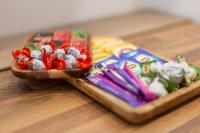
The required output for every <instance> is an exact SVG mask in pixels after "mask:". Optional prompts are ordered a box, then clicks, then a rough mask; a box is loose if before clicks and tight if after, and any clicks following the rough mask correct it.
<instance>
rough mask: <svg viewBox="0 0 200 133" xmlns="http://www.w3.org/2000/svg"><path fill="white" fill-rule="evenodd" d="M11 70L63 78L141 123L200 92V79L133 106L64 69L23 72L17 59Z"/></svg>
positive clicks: (30, 74)
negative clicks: (17, 65) (17, 64)
mask: <svg viewBox="0 0 200 133" xmlns="http://www.w3.org/2000/svg"><path fill="white" fill-rule="evenodd" d="M29 39H30V36H29V37H28V38H26V39H25V41H24V42H23V43H22V47H24V46H25V45H26V44H27V42H28V41H29ZM147 51H148V50H147ZM151 53H152V52H151ZM153 54H154V55H156V56H157V57H160V58H162V59H164V60H169V59H168V58H165V57H163V56H161V55H158V54H156V53H153ZM11 70H12V72H13V73H14V74H15V75H16V76H19V77H23V76H24V78H51V79H53V78H63V79H64V80H65V81H66V82H68V83H70V84H72V85H73V86H75V87H76V88H78V89H79V90H80V91H82V92H83V93H85V94H86V95H88V96H90V97H91V98H93V99H94V100H96V101H98V102H99V103H101V104H102V105H103V106H105V107H106V108H107V109H109V110H111V111H113V112H114V113H116V114H117V115H119V116H120V117H122V118H123V119H125V120H127V121H128V122H131V123H141V122H144V121H147V120H149V119H151V118H153V117H156V116H158V115H159V114H161V113H162V112H164V111H167V110H168V109H170V108H172V107H174V106H176V105H178V104H180V103H182V102H184V101H187V100H188V99H189V98H191V97H193V96H195V95H198V94H200V81H198V82H195V83H193V84H192V85H191V86H190V87H187V88H186V87H184V88H181V89H179V90H177V91H176V92H173V93H170V94H168V95H167V96H164V97H160V98H158V99H156V100H154V101H152V102H149V103H147V104H145V105H142V106H139V107H133V106H130V105H129V104H127V103H126V102H124V101H123V100H121V99H119V98H117V97H115V96H114V95H112V94H110V93H107V92H105V91H103V90H102V89H100V88H98V87H96V86H95V85H93V84H91V83H90V82H89V81H88V80H87V79H85V78H73V77H71V76H70V75H69V74H66V73H65V72H63V71H58V70H49V71H47V72H48V73H46V72H45V73H44V72H33V71H30V70H23V72H21V71H20V69H19V68H17V67H16V62H15V61H13V63H12V65H11ZM23 74H24V75H23Z"/></svg>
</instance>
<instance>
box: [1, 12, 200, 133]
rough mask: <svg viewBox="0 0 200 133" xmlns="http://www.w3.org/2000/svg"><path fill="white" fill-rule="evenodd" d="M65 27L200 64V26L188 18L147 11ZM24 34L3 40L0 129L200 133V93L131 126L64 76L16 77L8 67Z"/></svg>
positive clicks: (20, 132)
mask: <svg viewBox="0 0 200 133" xmlns="http://www.w3.org/2000/svg"><path fill="white" fill-rule="evenodd" d="M119 25H120V26H119ZM67 27H68V29H74V28H77V27H84V28H86V29H88V30H90V31H91V32H92V33H93V34H95V35H104V34H105V35H113V36H118V37H122V38H124V39H125V40H127V41H130V42H133V43H135V44H136V45H138V46H140V47H143V48H146V49H148V50H151V51H153V52H157V53H159V54H162V55H164V56H167V57H169V58H174V56H175V54H177V53H181V54H182V55H184V56H185V57H186V58H187V59H188V62H190V63H193V64H196V65H199V66H200V60H199V58H200V52H199V51H200V26H199V25H197V24H193V23H191V22H190V21H188V20H186V19H184V18H180V17H174V16H170V15H166V14H162V13H157V12H147V11H146V12H138V13H131V14H127V15H122V16H118V17H117V16H116V17H114V18H105V19H102V20H98V21H93V22H87V23H84V24H77V25H71V26H67ZM52 29H58V30H62V29H64V28H63V26H62V27H57V28H52ZM52 29H51V30H52ZM23 37H24V35H23V34H22V35H16V36H13V37H7V38H2V39H0V44H1V45H0V59H1V60H0V61H1V64H0V68H2V69H1V72H0V81H1V82H0V132H1V133H5V132H19V133H22V132H42V133H44V132H48V133H49V132H72V133H76V132H77V133H83V132H92V133H93V132H101V133H102V132H113V133H118V132H123V133H129V132H131V133H133V132H137V133H139V132H145V133H148V132H153V133H155V132H158V133H160V132H176V133H177V132H180V133H183V132H197V131H200V127H199V124H200V102H199V101H200V96H197V97H194V98H193V99H191V100H189V101H187V102H185V103H183V104H181V105H179V106H178V107H175V108H173V109H171V110H169V111H167V112H165V113H163V114H162V115H160V116H159V117H157V118H155V119H153V120H151V121H149V122H146V123H142V124H130V123H127V122H126V121H124V120H122V119H121V118H119V117H118V116H116V115H115V114H113V113H112V112H110V111H109V110H107V109H105V108H104V107H103V106H101V105H100V104H98V103H96V102H95V101H93V100H92V99H90V98H89V97H87V96H86V95H84V94H83V93H81V92H80V91H78V90H77V89H76V88H74V87H73V86H71V85H69V84H68V83H66V82H65V81H63V80H61V79H60V80H40V81H33V80H23V79H18V78H17V77H15V76H13V75H12V73H11V72H10V70H5V69H4V68H8V67H9V62H10V58H8V57H9V56H10V55H9V53H8V51H10V50H11V49H13V48H16V47H17V45H18V43H19V42H20V40H21V39H22V38H23ZM3 44H4V45H3ZM5 45H7V46H8V47H6V48H5ZM2 62H4V63H2ZM5 66H6V67H5Z"/></svg>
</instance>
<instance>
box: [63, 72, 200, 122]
mask: <svg viewBox="0 0 200 133" xmlns="http://www.w3.org/2000/svg"><path fill="white" fill-rule="evenodd" d="M64 80H65V81H66V82H69V83H70V84H72V85H73V86H75V87H76V88H78V89H79V90H80V91H82V92H83V93H85V94H87V95H88V96H90V97H91V98H93V99H94V100H96V101H98V102H99V103H101V104H102V105H103V106H105V107H106V108H108V109H109V110H111V111H113V112H114V113H116V114H118V115H119V116H121V117H122V118H123V119H125V120H127V121H128V122H131V123H141V122H144V121H147V120H149V119H151V118H153V117H155V116H157V115H159V114H161V113H162V112H164V111H167V110H168V109H170V108H172V107H174V106H176V105H178V104H180V103H182V102H184V101H187V100H188V99H189V98H191V97H193V96H195V95H198V94H200V81H198V82H195V83H193V84H192V85H191V86H190V87H183V88H181V89H179V90H177V91H175V92H173V93H170V94H168V95H167V96H164V97H160V98H158V99H156V100H154V101H152V102H149V103H147V104H145V105H143V106H139V107H133V106H130V105H129V104H127V103H126V102H124V101H122V100H121V99H119V98H117V97H115V96H113V95H112V94H110V93H107V92H105V91H103V90H102V89H100V88H98V87H96V86H94V85H93V84H91V83H90V82H89V81H87V79H83V78H71V77H69V76H68V77H65V78H64ZM86 115H87V114H86Z"/></svg>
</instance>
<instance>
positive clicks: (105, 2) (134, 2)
mask: <svg viewBox="0 0 200 133" xmlns="http://www.w3.org/2000/svg"><path fill="white" fill-rule="evenodd" d="M142 1H143V0H0V37H2V36H7V35H13V34H17V33H21V32H27V31H31V30H39V29H40V28H45V27H52V26H57V25H63V24H71V23H76V22H82V21H88V20H91V19H96V18H102V17H106V16H110V15H116V14H123V13H126V12H130V11H133V10H137V9H140V8H141V7H142V5H141V3H142Z"/></svg>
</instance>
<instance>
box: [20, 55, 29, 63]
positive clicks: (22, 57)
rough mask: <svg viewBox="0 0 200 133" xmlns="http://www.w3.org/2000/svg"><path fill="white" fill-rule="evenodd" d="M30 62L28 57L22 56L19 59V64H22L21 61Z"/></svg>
mask: <svg viewBox="0 0 200 133" xmlns="http://www.w3.org/2000/svg"><path fill="white" fill-rule="evenodd" d="M28 60H29V58H28V57H27V56H26V55H20V56H19V57H18V58H17V62H18V63H19V62H21V61H25V62H27V61H28Z"/></svg>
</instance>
